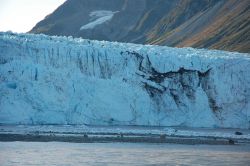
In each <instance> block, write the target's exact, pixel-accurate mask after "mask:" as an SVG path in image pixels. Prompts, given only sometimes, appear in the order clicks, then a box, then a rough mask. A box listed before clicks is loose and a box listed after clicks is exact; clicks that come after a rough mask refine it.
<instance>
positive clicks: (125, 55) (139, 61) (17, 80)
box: [0, 32, 250, 128]
mask: <svg viewBox="0 0 250 166" xmlns="http://www.w3.org/2000/svg"><path fill="white" fill-rule="evenodd" d="M0 94H1V95H0V123H2V124H91V125H150V126H189V127H231V128H250V56H249V54H241V53H236V52H225V51H217V50H201V49H193V48H170V47H162V46H150V45H146V46H145V45H136V44H125V43H116V42H105V41H91V40H86V39H73V38H71V37H56V36H54V37H51V36H46V35H32V34H14V33H4V32H3V33H0Z"/></svg>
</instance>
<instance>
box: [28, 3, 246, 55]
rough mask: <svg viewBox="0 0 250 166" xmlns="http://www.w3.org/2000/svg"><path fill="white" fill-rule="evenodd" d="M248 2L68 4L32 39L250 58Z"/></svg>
mask: <svg viewBox="0 0 250 166" xmlns="http://www.w3.org/2000/svg"><path fill="white" fill-rule="evenodd" d="M249 7H250V6H249V0H240V1H238V0H153V1H152V0H136V1H134V0H109V1H106V0H82V1H78V0H68V1H66V2H65V3H64V4H63V5H62V6H60V7H59V8H58V9H57V10H55V11H54V12H53V13H52V14H50V15H48V16H47V17H46V18H45V19H44V20H42V21H41V22H39V23H38V24H37V25H36V26H35V27H34V28H33V29H32V30H31V32H32V33H44V34H48V35H66V36H68V35H70V36H74V37H83V38H87V39H97V40H108V41H120V42H132V43H141V44H157V45H167V46H175V47H187V46H191V47H196V48H210V49H222V50H230V51H239V52H250V47H249V45H250V38H249V36H250V34H249V32H250V19H249V13H250V12H249Z"/></svg>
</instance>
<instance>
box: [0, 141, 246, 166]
mask: <svg viewBox="0 0 250 166" xmlns="http://www.w3.org/2000/svg"><path fill="white" fill-rule="evenodd" d="M0 165H1V166H2V165H3V166H9V165H11V166H17V165H18V166H30V165H41V166H44V165H60V166H68V165H73V166H78V165H79V166H80V165H81V166H82V165H100V166H103V165H168V166H171V165H183V166H184V165H209V166H211V165H213V166H216V165H242V166H247V165H250V145H235V146H229V145H227V146H225V145H224V146H223V145H220V146H218V145H216V146H215V145H176V144H143V143H141V144H138V143H87V144H85V143H81V144H79V143H62V142H0Z"/></svg>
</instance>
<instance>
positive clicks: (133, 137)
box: [0, 125, 250, 145]
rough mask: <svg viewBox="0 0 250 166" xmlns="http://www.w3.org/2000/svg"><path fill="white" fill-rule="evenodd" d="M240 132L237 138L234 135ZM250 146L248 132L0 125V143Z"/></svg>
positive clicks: (199, 129) (125, 127)
mask: <svg viewBox="0 0 250 166" xmlns="http://www.w3.org/2000/svg"><path fill="white" fill-rule="evenodd" d="M237 132H238V133H240V134H239V135H237V134H236V133H237ZM13 141H24V142H53V141H54V142H72V143H112V142H128V143H170V144H187V145H195V144H208V145H237V144H248V145H250V130H235V129H202V128H173V127H159V128H151V127H131V126H123V127H119V126H105V127H104V126H72V125H66V126H65V125H61V126H54V125H37V126H29V125H1V126H0V142H13Z"/></svg>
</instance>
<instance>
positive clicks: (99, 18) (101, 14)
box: [80, 10, 118, 30]
mask: <svg viewBox="0 0 250 166" xmlns="http://www.w3.org/2000/svg"><path fill="white" fill-rule="evenodd" d="M117 12H118V11H115V12H112V11H109V10H98V11H93V12H91V13H90V14H89V16H90V17H91V20H94V21H92V22H90V23H88V24H86V25H83V26H82V27H81V28H80V30H85V29H93V28H94V27H96V26H97V25H100V24H103V23H105V22H107V21H109V20H111V19H112V18H113V16H114V14H115V13H117Z"/></svg>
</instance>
